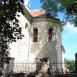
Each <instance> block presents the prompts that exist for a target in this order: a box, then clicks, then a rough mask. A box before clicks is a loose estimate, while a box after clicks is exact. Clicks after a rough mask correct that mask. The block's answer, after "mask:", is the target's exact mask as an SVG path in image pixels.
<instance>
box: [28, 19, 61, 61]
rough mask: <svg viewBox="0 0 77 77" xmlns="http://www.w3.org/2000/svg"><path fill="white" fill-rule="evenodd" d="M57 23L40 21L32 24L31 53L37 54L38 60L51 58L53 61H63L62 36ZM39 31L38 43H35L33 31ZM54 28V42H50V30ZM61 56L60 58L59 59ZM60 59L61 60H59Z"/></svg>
mask: <svg viewBox="0 0 77 77" xmlns="http://www.w3.org/2000/svg"><path fill="white" fill-rule="evenodd" d="M55 22H56V21H53V20H51V21H46V19H45V21H44V20H43V21H42V19H41V20H39V21H34V22H33V23H32V24H31V32H30V36H31V40H30V41H31V46H30V51H31V53H33V54H35V57H36V58H40V57H49V58H51V61H61V60H60V59H61V58H60V57H62V56H61V42H60V41H61V36H60V34H61V33H60V31H59V30H60V29H58V28H59V25H60V24H59V23H55ZM34 28H37V29H38V42H33V29H34ZM49 28H53V33H52V41H48V29H49ZM59 56H60V57H59ZM58 58H60V59H58Z"/></svg>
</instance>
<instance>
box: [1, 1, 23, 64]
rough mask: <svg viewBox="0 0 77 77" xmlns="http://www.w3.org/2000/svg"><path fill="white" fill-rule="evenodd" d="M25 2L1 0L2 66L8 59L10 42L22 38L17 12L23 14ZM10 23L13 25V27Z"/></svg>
mask: <svg viewBox="0 0 77 77" xmlns="http://www.w3.org/2000/svg"><path fill="white" fill-rule="evenodd" d="M21 3H23V0H0V64H1V63H2V64H3V63H4V62H5V61H7V60H6V58H7V53H8V52H7V48H8V42H12V41H16V39H20V38H22V36H23V35H22V34H21V27H20V25H19V24H18V22H19V21H18V19H17V17H16V16H19V15H18V14H17V12H23V9H22V7H21ZM10 22H12V24H13V25H15V26H11V24H10Z"/></svg>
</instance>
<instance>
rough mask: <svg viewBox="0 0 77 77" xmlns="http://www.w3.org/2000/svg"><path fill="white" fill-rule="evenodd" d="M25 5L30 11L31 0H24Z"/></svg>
mask: <svg viewBox="0 0 77 77" xmlns="http://www.w3.org/2000/svg"><path fill="white" fill-rule="evenodd" d="M24 6H25V8H26V9H27V10H28V11H30V0H24Z"/></svg>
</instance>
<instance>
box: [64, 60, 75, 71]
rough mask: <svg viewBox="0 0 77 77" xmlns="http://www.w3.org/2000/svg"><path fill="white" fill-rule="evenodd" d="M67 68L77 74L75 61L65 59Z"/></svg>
mask: <svg viewBox="0 0 77 77" xmlns="http://www.w3.org/2000/svg"><path fill="white" fill-rule="evenodd" d="M65 63H66V67H67V69H69V72H70V73H75V61H73V60H68V59H65Z"/></svg>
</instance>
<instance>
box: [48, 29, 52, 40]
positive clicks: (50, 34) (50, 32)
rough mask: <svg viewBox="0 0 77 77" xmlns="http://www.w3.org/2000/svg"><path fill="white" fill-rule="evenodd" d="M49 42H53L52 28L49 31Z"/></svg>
mask: <svg viewBox="0 0 77 77" xmlns="http://www.w3.org/2000/svg"><path fill="white" fill-rule="evenodd" d="M48 41H52V28H49V30H48Z"/></svg>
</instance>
